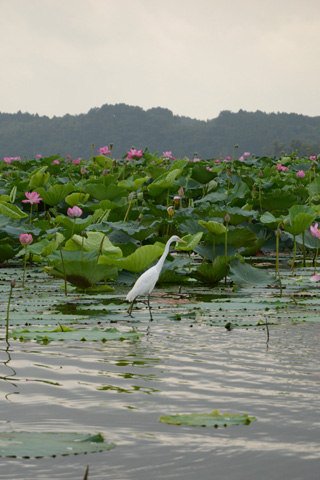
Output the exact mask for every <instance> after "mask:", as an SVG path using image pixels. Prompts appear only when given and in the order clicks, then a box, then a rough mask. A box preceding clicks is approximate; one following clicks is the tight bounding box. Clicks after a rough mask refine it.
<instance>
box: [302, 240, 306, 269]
mask: <svg viewBox="0 0 320 480" xmlns="http://www.w3.org/2000/svg"><path fill="white" fill-rule="evenodd" d="M302 253H303V266H304V267H305V266H306V245H305V232H302Z"/></svg>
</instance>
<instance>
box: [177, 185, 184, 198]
mask: <svg viewBox="0 0 320 480" xmlns="http://www.w3.org/2000/svg"><path fill="white" fill-rule="evenodd" d="M178 193H179V195H180V196H181V197H182V196H183V195H184V190H183V187H180V188H179V190H178Z"/></svg>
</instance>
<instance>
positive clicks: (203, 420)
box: [159, 410, 256, 428]
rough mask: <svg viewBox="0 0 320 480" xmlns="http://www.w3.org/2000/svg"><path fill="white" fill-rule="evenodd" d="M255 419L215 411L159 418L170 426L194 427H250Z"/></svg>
mask: <svg viewBox="0 0 320 480" xmlns="http://www.w3.org/2000/svg"><path fill="white" fill-rule="evenodd" d="M253 420H256V418H255V417H249V416H248V415H238V414H237V413H235V414H231V413H221V414H220V413H219V412H218V410H213V412H211V413H189V414H177V415H164V416H162V417H159V422H161V423H168V424H169V425H190V426H194V427H215V428H218V427H227V426H229V425H241V424H242V425H249V424H250V422H251V421H253Z"/></svg>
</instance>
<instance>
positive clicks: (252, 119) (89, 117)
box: [0, 104, 320, 159]
mask: <svg viewBox="0 0 320 480" xmlns="http://www.w3.org/2000/svg"><path fill="white" fill-rule="evenodd" d="M110 143H113V145H114V150H113V152H114V156H115V157H120V156H123V155H124V154H125V152H126V151H127V150H128V149H129V148H130V147H135V148H137V149H145V148H149V150H150V151H152V152H159V153H160V154H162V152H163V151H167V150H171V151H172V154H173V155H174V156H175V157H184V156H187V157H192V156H193V154H194V153H197V154H198V155H199V156H201V157H202V158H213V157H216V156H218V155H220V154H221V155H223V156H225V155H231V154H232V150H233V147H234V145H236V144H237V145H239V150H238V152H239V155H241V154H242V153H243V152H244V151H249V152H251V153H254V154H256V155H269V156H274V155H275V156H278V155H280V154H281V153H282V152H286V153H292V152H293V151H297V152H298V153H299V154H306V153H307V152H309V153H310V154H318V153H319V152H320V116H318V117H307V116H304V115H298V114H294V113H290V114H287V113H269V114H267V113H264V112H261V111H256V112H246V111H243V110H240V111H239V112H238V113H232V112H230V111H223V112H221V113H220V115H219V116H218V117H217V118H215V119H212V120H207V121H200V120H196V119H191V118H188V117H182V116H178V115H173V113H172V112H171V111H170V110H168V109H165V108H151V109H150V110H143V109H142V108H140V107H133V106H129V105H125V104H117V105H103V106H102V107H101V108H93V109H91V110H90V111H89V112H88V113H86V114H80V115H64V116H63V117H53V118H49V117H47V116H39V115H31V114H29V113H21V112H18V113H15V114H8V113H0V159H2V158H3V157H4V156H21V158H24V157H28V158H33V157H35V155H37V154H41V155H42V156H49V155H54V154H60V155H71V156H72V157H82V158H89V157H90V156H91V155H92V144H94V145H95V147H96V148H95V152H96V151H97V148H99V147H101V146H104V145H110ZM307 149H309V150H307Z"/></svg>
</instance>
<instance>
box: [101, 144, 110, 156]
mask: <svg viewBox="0 0 320 480" xmlns="http://www.w3.org/2000/svg"><path fill="white" fill-rule="evenodd" d="M98 153H99V155H109V153H111V150H110V149H109V147H108V145H105V146H104V147H100V148H99V150H98Z"/></svg>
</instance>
